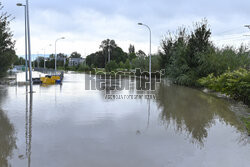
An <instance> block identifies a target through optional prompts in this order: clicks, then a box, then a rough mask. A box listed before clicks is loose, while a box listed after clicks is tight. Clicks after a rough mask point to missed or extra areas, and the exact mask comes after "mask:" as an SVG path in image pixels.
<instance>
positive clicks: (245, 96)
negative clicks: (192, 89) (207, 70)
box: [198, 68, 250, 105]
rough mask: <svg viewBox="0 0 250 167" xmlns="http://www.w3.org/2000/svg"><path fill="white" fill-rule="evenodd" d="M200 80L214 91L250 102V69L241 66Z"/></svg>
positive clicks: (246, 102)
mask: <svg viewBox="0 0 250 167" xmlns="http://www.w3.org/2000/svg"><path fill="white" fill-rule="evenodd" d="M198 82H199V83H200V84H201V85H203V86H205V87H207V88H209V89H212V90H214V91H217V92H222V93H225V94H226V95H229V96H230V97H232V98H234V99H236V100H241V101H243V102H244V103H245V104H248V105H249V104H250V71H249V70H246V69H243V68H240V69H238V70H235V71H233V72H230V71H228V72H226V73H223V74H222V75H219V76H217V77H215V76H214V75H213V74H210V75H208V76H207V77H204V78H201V79H199V80H198Z"/></svg>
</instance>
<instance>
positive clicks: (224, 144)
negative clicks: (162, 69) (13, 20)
mask: <svg viewBox="0 0 250 167" xmlns="http://www.w3.org/2000/svg"><path fill="white" fill-rule="evenodd" d="M34 75H36V74H34ZM37 75H38V74H37ZM18 76H19V77H24V73H21V74H18ZM33 89H34V91H35V93H33V94H32V95H30V94H27V93H26V86H19V87H18V86H17V87H16V86H0V167H7V166H13V167H17V166H18V167H57V166H58V167H73V166H82V167H187V166H192V167H217V166H218V167H235V166H240V167H249V165H250V139H249V137H248V136H247V134H246V130H245V129H244V126H243V125H242V124H241V122H240V121H239V120H238V117H237V116H236V114H235V113H238V114H241V113H244V112H249V109H248V108H247V107H245V106H243V105H241V104H235V103H232V102H230V101H228V100H226V99H221V98H217V97H214V96H212V95H208V94H205V93H203V92H202V91H199V90H196V89H192V88H187V87H181V86H176V85H171V84H169V83H168V82H166V81H164V82H162V83H161V84H158V85H157V87H156V91H155V92H153V93H154V95H155V99H154V98H152V99H150V98H149V99H148V98H137V99H105V94H106V93H107V92H104V91H99V90H85V74H74V73H72V74H65V77H64V81H63V84H62V85H50V86H40V85H34V87H33ZM141 93H147V92H140V93H139V92H136V91H135V90H129V91H126V90H123V91H117V92H113V94H116V95H138V94H141ZM151 93H152V92H151ZM233 111H235V112H233Z"/></svg>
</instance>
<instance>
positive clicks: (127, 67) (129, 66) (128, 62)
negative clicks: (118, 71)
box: [124, 59, 131, 70]
mask: <svg viewBox="0 0 250 167" xmlns="http://www.w3.org/2000/svg"><path fill="white" fill-rule="evenodd" d="M124 68H125V69H127V70H130V68H131V65H130V61H129V59H127V60H126V62H125V64H124Z"/></svg>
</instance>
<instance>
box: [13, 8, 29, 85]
mask: <svg viewBox="0 0 250 167" xmlns="http://www.w3.org/2000/svg"><path fill="white" fill-rule="evenodd" d="M16 5H17V6H23V7H24V16H25V81H26V82H27V81H28V63H27V29H26V27H27V13H26V5H23V4H21V3H17V4H16Z"/></svg>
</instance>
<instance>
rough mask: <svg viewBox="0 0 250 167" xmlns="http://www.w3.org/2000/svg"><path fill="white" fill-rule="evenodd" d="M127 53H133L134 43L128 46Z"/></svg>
mask: <svg viewBox="0 0 250 167" xmlns="http://www.w3.org/2000/svg"><path fill="white" fill-rule="evenodd" d="M128 53H129V54H131V53H135V46H134V45H131V44H130V45H129V48H128Z"/></svg>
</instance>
